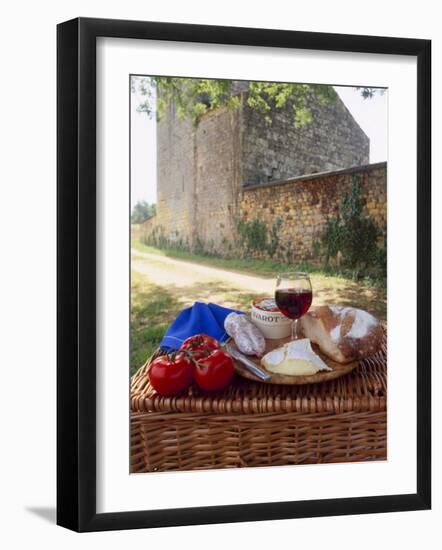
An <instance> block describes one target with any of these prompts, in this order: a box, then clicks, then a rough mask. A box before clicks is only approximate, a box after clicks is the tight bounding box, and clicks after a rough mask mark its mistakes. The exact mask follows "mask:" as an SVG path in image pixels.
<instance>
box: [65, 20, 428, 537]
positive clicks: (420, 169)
mask: <svg viewBox="0 0 442 550" xmlns="http://www.w3.org/2000/svg"><path fill="white" fill-rule="evenodd" d="M97 37H116V38H133V39H151V40H166V41H182V42H197V43H210V44H230V45H247V46H267V47H273V48H281V47H283V48H302V49H310V50H326V51H337V52H357V53H377V54H395V55H405V56H414V57H416V59H417V205H416V206H417V224H418V233H417V357H416V361H417V395H416V399H417V433H416V438H417V472H416V481H417V492H416V493H415V494H398V495H385V496H373V497H361V498H339V499H326V500H310V501H293V502H273V503H260V504H242V505H226V506H209V507H198V508H181V509H166V510H139V511H133V512H118V513H102V514H101V513H97V512H96V410H95V409H96V321H97V317H96V305H95V304H96V291H97V285H96V252H97V250H96V240H95V238H94V236H95V234H96V175H95V174H96V39H97ZM57 48H58V57H57V73H58V74H57V92H58V96H57V142H58V145H57V189H58V191H57V226H58V227H57V229H58V240H57V281H58V282H57V326H58V334H57V348H58V349H57V365H58V367H57V438H58V441H57V523H58V524H59V525H61V526H64V527H66V528H69V529H72V530H75V531H102V530H111V529H135V528H148V527H163V526H177V525H196V524H209V523H225V522H242V521H258V520H272V519H285V518H303V517H319V516H329V515H346V514H368V513H375V512H376V513H379V512H398V511H409V510H424V509H429V508H430V506H431V417H430V411H431V372H430V364H431V362H430V361H431V356H430V354H431V351H430V350H431V341H430V338H431V336H430V335H431V326H430V323H431V301H430V300H431V295H430V292H431V290H430V288H431V284H430V283H431V280H430V277H431V256H430V255H431V240H430V239H431V235H430V227H431V217H430V216H431V171H430V170H431V168H430V166H431V141H430V140H431V72H430V71H431V41H429V40H417V39H409V38H390V37H377V36H354V35H338V34H325V33H312V32H295V31H283V30H263V29H254V28H239V27H218V26H202V25H188V24H171V23H159V22H141V21H120V20H108V19H89V18H79V19H74V20H71V21H67V22H64V23H61V24H60V25H58V27H57Z"/></svg>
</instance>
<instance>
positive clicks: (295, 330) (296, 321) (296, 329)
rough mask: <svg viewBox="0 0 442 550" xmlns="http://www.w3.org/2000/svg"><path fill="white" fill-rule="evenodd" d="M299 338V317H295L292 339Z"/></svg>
mask: <svg viewBox="0 0 442 550" xmlns="http://www.w3.org/2000/svg"><path fill="white" fill-rule="evenodd" d="M297 338H298V319H295V320H294V321H293V323H292V340H296V339H297Z"/></svg>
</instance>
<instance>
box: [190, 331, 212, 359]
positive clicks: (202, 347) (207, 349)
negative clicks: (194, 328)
mask: <svg viewBox="0 0 442 550" xmlns="http://www.w3.org/2000/svg"><path fill="white" fill-rule="evenodd" d="M180 349H182V350H186V351H189V352H191V353H192V355H193V357H194V358H195V359H199V358H200V357H206V356H207V355H209V354H210V353H212V351H213V350H216V349H220V346H219V343H218V341H217V340H215V338H212V337H211V336H207V334H196V335H195V336H190V337H189V338H187V339H186V340H184V342H183V344H182V346H181V348H180Z"/></svg>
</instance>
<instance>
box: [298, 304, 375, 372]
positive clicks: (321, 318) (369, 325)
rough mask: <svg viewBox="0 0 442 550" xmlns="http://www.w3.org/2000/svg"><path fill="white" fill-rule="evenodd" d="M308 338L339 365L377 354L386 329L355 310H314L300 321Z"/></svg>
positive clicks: (334, 307) (325, 307)
mask: <svg viewBox="0 0 442 550" xmlns="http://www.w3.org/2000/svg"><path fill="white" fill-rule="evenodd" d="M299 323H300V328H301V329H302V332H303V334H304V336H305V337H306V338H309V339H310V340H311V341H312V342H313V343H315V344H317V345H318V346H319V348H320V349H321V351H322V352H323V353H324V354H325V355H327V356H328V357H330V359H333V360H334V361H337V362H338V363H350V362H351V361H356V360H359V359H363V358H365V357H369V356H370V355H373V354H375V353H377V352H378V351H379V349H380V347H381V344H382V338H383V328H382V326H381V324H380V323H379V321H378V320H377V319H376V317H373V315H371V314H370V313H368V312H367V311H364V310H362V309H357V308H354V307H344V306H335V305H333V306H320V307H316V308H311V309H310V310H309V311H308V312H307V313H306V314H305V315H304V316H303V317H301V319H300V320H299Z"/></svg>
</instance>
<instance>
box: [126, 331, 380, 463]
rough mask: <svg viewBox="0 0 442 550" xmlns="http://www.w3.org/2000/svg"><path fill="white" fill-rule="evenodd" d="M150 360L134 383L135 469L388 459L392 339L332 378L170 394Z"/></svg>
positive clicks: (236, 382) (239, 380)
mask: <svg viewBox="0 0 442 550" xmlns="http://www.w3.org/2000/svg"><path fill="white" fill-rule="evenodd" d="M155 355H156V354H155ZM155 355H154V357H155ZM152 359H153V358H151V360H152ZM151 360H150V361H151ZM150 361H148V362H147V363H146V365H144V366H143V367H142V368H141V369H139V370H138V372H137V373H136V374H135V375H134V377H133V378H132V383H131V407H132V414H131V471H132V472H152V471H167V470H195V469H212V468H238V467H245V466H249V467H250V466H253V467H255V466H276V465H286V464H311V463H324V462H346V461H352V462H353V461H361V460H385V459H386V444H387V423H386V408H387V407H386V405H387V403H386V400H387V370H386V342H384V345H383V347H382V350H381V351H380V352H379V353H378V354H377V355H376V356H373V357H371V358H369V359H365V360H364V361H361V363H360V364H359V366H358V367H357V368H356V369H355V370H354V371H353V372H352V373H350V374H348V375H346V376H343V377H342V378H339V379H336V380H333V381H330V382H324V383H321V384H311V385H305V386H280V385H273V384H260V383H258V382H251V381H249V380H245V379H242V378H240V377H239V376H238V377H236V378H235V379H234V381H233V383H232V384H231V385H230V386H229V387H228V388H226V389H225V390H223V391H221V392H216V393H213V394H208V393H206V392H202V391H200V390H198V389H197V388H196V387H191V388H190V389H189V391H188V393H187V394H186V395H183V396H180V397H169V398H166V397H160V396H158V395H157V394H156V393H155V391H154V390H153V388H152V387H151V386H150V383H149V378H148V369H149V364H150Z"/></svg>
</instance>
